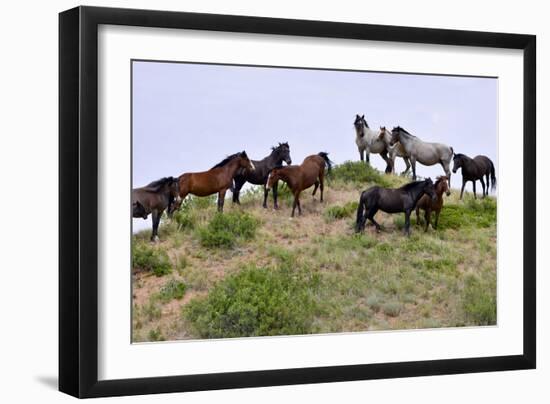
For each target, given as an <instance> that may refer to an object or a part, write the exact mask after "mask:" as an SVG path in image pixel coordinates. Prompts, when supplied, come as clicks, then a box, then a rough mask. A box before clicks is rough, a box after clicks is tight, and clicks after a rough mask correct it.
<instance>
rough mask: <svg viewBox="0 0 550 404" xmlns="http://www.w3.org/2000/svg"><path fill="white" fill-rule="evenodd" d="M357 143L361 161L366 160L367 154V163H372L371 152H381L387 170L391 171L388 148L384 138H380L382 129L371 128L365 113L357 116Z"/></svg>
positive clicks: (355, 123)
mask: <svg viewBox="0 0 550 404" xmlns="http://www.w3.org/2000/svg"><path fill="white" fill-rule="evenodd" d="M353 126H355V144H356V145H357V149H358V150H359V156H360V157H361V161H364V160H365V154H366V155H367V164H369V163H370V153H375V154H380V156H382V158H383V159H384V161H385V162H386V172H387V173H388V172H391V161H390V159H389V158H388V150H387V149H388V148H387V146H386V143H385V142H384V141H383V140H380V138H379V135H380V131H377V130H372V129H371V128H369V125H368V124H367V121H366V120H365V115H363V116H359V115H356V116H355V122H354V123H353Z"/></svg>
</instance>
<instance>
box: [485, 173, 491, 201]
mask: <svg viewBox="0 0 550 404" xmlns="http://www.w3.org/2000/svg"><path fill="white" fill-rule="evenodd" d="M486 178H487V188H485V192H486V193H485V195H487V196H489V185H490V184H491V182H490V179H491V177H490V176H489V174H486Z"/></svg>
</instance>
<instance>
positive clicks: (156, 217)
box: [151, 209, 162, 242]
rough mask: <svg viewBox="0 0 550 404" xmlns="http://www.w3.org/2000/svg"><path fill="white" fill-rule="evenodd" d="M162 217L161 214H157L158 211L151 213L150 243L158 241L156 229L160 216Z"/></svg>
mask: <svg viewBox="0 0 550 404" xmlns="http://www.w3.org/2000/svg"><path fill="white" fill-rule="evenodd" d="M161 215H162V212H159V211H158V210H156V209H155V210H153V212H152V221H153V232H152V233H151V241H152V242H155V241H158V239H159V236H158V229H159V222H160V216H161Z"/></svg>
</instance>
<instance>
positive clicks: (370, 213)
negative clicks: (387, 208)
mask: <svg viewBox="0 0 550 404" xmlns="http://www.w3.org/2000/svg"><path fill="white" fill-rule="evenodd" d="M376 212H378V208H375V207H372V208H369V211H368V212H367V219H369V220H370V221H371V222H372V224H373V225H374V226H375V227H376V231H380V229H381V227H380V224H379V223H378V222H377V221H376V220H374V215H376Z"/></svg>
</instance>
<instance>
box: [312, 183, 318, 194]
mask: <svg viewBox="0 0 550 404" xmlns="http://www.w3.org/2000/svg"><path fill="white" fill-rule="evenodd" d="M317 188H319V181H315V187H314V188H313V193H312V194H311V196H315V192H317Z"/></svg>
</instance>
